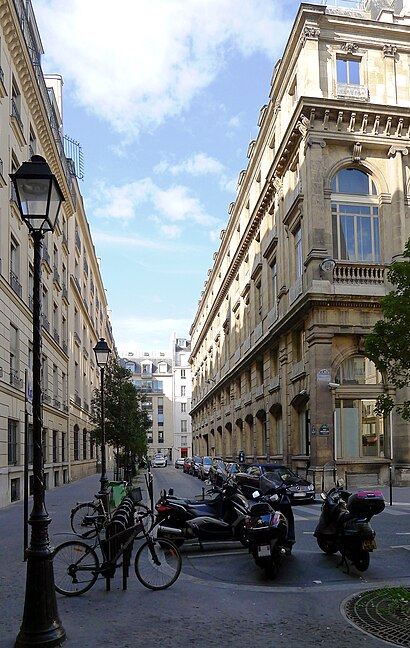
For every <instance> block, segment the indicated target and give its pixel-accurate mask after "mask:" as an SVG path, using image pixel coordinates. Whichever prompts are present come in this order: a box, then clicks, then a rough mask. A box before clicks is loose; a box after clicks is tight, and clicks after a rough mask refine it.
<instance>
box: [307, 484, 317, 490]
mask: <svg viewBox="0 0 410 648" xmlns="http://www.w3.org/2000/svg"><path fill="white" fill-rule="evenodd" d="M307 489H308V491H312V490H315V487H314V486H313V484H309V486H308V487H307Z"/></svg>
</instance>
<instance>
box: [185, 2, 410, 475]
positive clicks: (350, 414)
mask: <svg viewBox="0 0 410 648" xmlns="http://www.w3.org/2000/svg"><path fill="white" fill-rule="evenodd" d="M334 4H336V5H337V4H338V3H332V6H330V3H329V5H325V4H316V5H315V4H301V5H300V7H299V10H298V12H297V15H296V18H295V21H294V24H293V27H292V29H291V32H290V34H289V38H288V41H287V44H286V47H285V49H284V52H283V56H282V58H281V59H280V60H279V61H278V62H277V64H276V65H275V67H274V70H273V75H272V79H271V86H270V90H269V99H268V101H267V103H266V105H264V106H262V108H261V110H260V113H259V117H258V126H259V131H258V135H257V138H256V139H255V141H252V142H250V144H249V147H248V154H247V157H248V160H247V166H246V169H244V170H243V171H241V172H240V174H239V178H238V185H237V196H236V200H235V201H234V202H232V203H231V205H230V206H229V210H228V211H229V218H228V222H227V225H226V229H225V230H223V231H222V232H221V237H220V238H221V242H220V246H219V249H218V251H217V252H216V253H215V254H214V263H213V266H212V268H210V270H209V271H208V278H207V281H206V282H205V288H204V291H203V292H202V294H201V297H200V300H199V305H198V310H197V313H196V316H195V319H194V322H193V324H192V327H191V331H190V335H191V343H192V353H191V366H192V379H193V399H192V409H191V416H192V434H193V448H194V452H196V453H198V454H202V455H203V454H215V455H222V456H224V457H226V458H233V459H236V458H237V456H238V452H239V451H240V450H243V451H244V453H245V456H246V460H247V461H248V462H250V461H255V460H257V461H272V462H281V463H282V462H283V463H286V464H289V465H291V466H292V467H293V468H295V469H296V470H297V471H298V472H299V473H300V474H302V475H304V474H307V475H308V476H309V477H310V478H311V479H312V480H313V481H314V482H315V483H316V484H321V483H322V478H323V476H324V479H325V482H328V481H329V480H333V471H334V472H335V473H337V475H338V476H339V477H345V478H346V479H347V483H348V484H349V485H350V486H353V485H354V484H366V485H368V486H370V485H374V484H377V483H380V484H381V483H386V482H387V481H388V478H389V468H390V466H392V468H393V475H394V478H395V480H396V482H398V483H400V482H402V483H403V482H404V481H405V480H406V479H407V480H408V479H409V477H408V475H409V468H410V435H409V426H408V424H406V423H404V422H403V421H402V420H401V419H400V417H397V416H395V415H392V416H391V417H390V418H388V419H386V420H383V419H382V418H380V417H378V416H376V415H375V413H374V405H375V399H376V398H377V395H378V394H379V393H381V392H382V391H383V390H384V389H387V390H389V386H388V385H385V384H384V382H383V376H381V375H380V374H379V373H378V372H377V371H376V369H375V367H374V365H373V364H372V363H371V362H370V361H369V360H368V359H367V358H366V357H365V355H364V340H365V337H366V335H367V334H368V333H369V332H370V331H371V330H372V327H373V325H374V324H375V322H376V321H377V320H378V319H380V317H381V311H380V308H379V299H380V297H382V296H383V295H385V294H386V293H387V292H388V291H389V290H391V288H392V287H391V286H390V285H388V283H387V278H386V275H387V270H388V268H389V265H390V264H391V263H392V261H393V260H396V259H399V258H400V255H401V253H402V251H403V248H404V245H405V242H406V240H407V239H408V237H409V236H410V227H409V224H410V218H409V217H410V211H409V205H410V203H409V191H410V186H409V182H410V165H409V156H408V143H409V135H410V44H409V28H410V3H409V2H407V1H404V0H385V1H383V0H378V1H377V2H376V1H373V0H366V1H364V2H360V3H359V2H358V3H350V4H349V6H348V8H346V6H344V7H343V6H334ZM340 4H345V5H346V3H340ZM390 391H391V390H390ZM392 393H393V392H392ZM395 397H396V398H397V402H400V401H401V399H402V398H403V394H400V393H397V394H395Z"/></svg>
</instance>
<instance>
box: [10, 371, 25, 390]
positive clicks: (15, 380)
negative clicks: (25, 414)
mask: <svg viewBox="0 0 410 648" xmlns="http://www.w3.org/2000/svg"><path fill="white" fill-rule="evenodd" d="M10 385H12V386H13V387H16V389H23V385H24V383H23V380H22V379H21V378H19V375H18V371H17V369H12V370H11V371H10Z"/></svg>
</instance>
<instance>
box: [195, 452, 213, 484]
mask: <svg viewBox="0 0 410 648" xmlns="http://www.w3.org/2000/svg"><path fill="white" fill-rule="evenodd" d="M211 466H212V457H202V459H201V463H200V464H199V466H198V479H202V481H205V479H208V477H209V469H210V467H211Z"/></svg>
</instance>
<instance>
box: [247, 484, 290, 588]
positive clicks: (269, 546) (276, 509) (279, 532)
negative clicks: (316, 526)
mask: <svg viewBox="0 0 410 648" xmlns="http://www.w3.org/2000/svg"><path fill="white" fill-rule="evenodd" d="M253 498H254V499H256V500H257V502H256V503H255V504H251V510H250V514H249V516H247V518H246V531H247V536H248V540H249V553H251V554H252V555H253V557H254V560H255V563H256V564H257V565H258V567H262V569H264V570H265V575H266V577H267V578H269V579H274V578H276V575H277V573H278V568H279V565H280V563H281V560H282V558H283V557H284V556H289V555H290V554H291V552H292V547H293V545H294V544H295V520H294V516H293V511H292V506H291V503H290V500H289V497H288V494H287V491H286V485H285V484H281V485H280V486H278V487H277V488H272V489H270V491H269V493H268V494H265V495H260V493H259V491H255V492H254V493H253Z"/></svg>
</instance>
